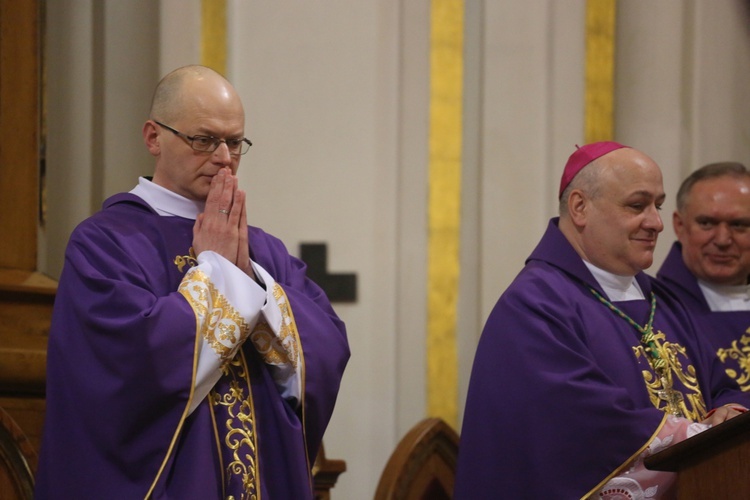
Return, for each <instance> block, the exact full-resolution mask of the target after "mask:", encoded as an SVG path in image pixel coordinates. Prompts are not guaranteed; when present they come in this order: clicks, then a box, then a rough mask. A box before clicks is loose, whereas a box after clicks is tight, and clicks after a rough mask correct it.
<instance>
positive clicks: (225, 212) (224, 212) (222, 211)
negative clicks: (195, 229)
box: [219, 208, 229, 215]
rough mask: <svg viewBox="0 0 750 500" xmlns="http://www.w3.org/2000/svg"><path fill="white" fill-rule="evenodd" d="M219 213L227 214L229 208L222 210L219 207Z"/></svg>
mask: <svg viewBox="0 0 750 500" xmlns="http://www.w3.org/2000/svg"><path fill="white" fill-rule="evenodd" d="M219 213H220V214H224V215H229V210H224V209H223V208H220V209H219Z"/></svg>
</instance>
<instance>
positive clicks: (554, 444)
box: [454, 142, 750, 500]
mask: <svg viewBox="0 0 750 500" xmlns="http://www.w3.org/2000/svg"><path fill="white" fill-rule="evenodd" d="M664 198H665V195H664V189H663V187H662V175H661V171H660V169H659V167H658V165H657V164H656V163H655V162H654V160H652V159H651V158H650V157H648V156H647V155H645V154H644V153H642V152H640V151H637V150H635V149H632V148H629V147H626V146H623V145H621V144H618V143H614V142H600V143H594V144H588V145H586V146H583V147H581V148H579V149H577V150H576V151H575V152H573V154H572V155H571V156H570V158H569V160H568V162H567V164H566V166H565V169H564V172H563V176H562V180H561V183H560V191H559V212H560V217H559V218H554V219H552V220H551V221H550V223H549V225H548V227H547V231H546V233H545V234H544V236H543V237H542V240H541V241H540V243H539V244H538V245H537V247H536V249H535V250H534V251H533V252H532V253H531V255H530V256H529V258H528V259H527V261H526V265H525V267H524V268H523V269H522V270H521V272H520V273H519V274H518V276H517V277H516V279H515V280H514V281H513V283H512V284H511V285H510V287H509V288H508V289H507V290H506V291H505V293H503V295H502V296H501V297H500V299H499V300H498V302H497V304H496V305H495V308H494V309H493V311H492V312H491V314H490V316H489V318H488V319H487V322H486V325H485V327H484V331H483V332H482V336H481V339H480V341H479V345H478V347H477V351H476V357H475V360H474V366H473V369H472V374H471V381H470V384H469V392H468V396H467V402H466V410H465V413H464V420H463V428H462V432H461V446H460V447H459V459H458V469H457V477H456V487H455V492H454V493H455V498H456V499H457V500H461V499H472V500H473V499H479V498H498V496H500V497H503V498H581V497H586V498H588V497H592V496H596V497H597V498H624V497H628V498H670V496H669V495H671V494H674V493H675V491H674V485H673V482H674V474H673V473H670V472H655V471H649V470H647V469H645V468H644V466H643V458H644V457H645V456H647V455H648V454H651V453H653V452H655V451H658V450H659V449H661V448H664V447H666V446H667V445H668V444H669V443H675V442H678V441H680V440H683V439H685V438H686V437H689V436H691V435H693V434H695V433H697V432H700V431H702V430H704V429H706V428H707V426H708V425H714V424H717V423H720V422H722V421H724V420H726V419H729V418H733V417H734V416H736V415H739V414H740V413H741V412H744V411H745V409H746V406H747V405H750V394H746V393H743V392H742V391H741V390H740V389H739V387H738V386H737V384H736V383H735V382H734V381H733V380H732V379H731V378H729V377H727V376H726V375H725V374H724V373H723V372H722V369H721V364H720V363H719V361H718V359H717V358H716V356H714V355H713V351H712V349H711V347H710V345H709V344H708V343H707V342H706V341H705V339H703V338H702V337H700V336H698V335H697V334H696V332H695V329H694V326H693V323H692V321H691V320H690V318H689V316H688V314H687V311H686V310H685V308H684V307H683V305H682V304H681V303H680V302H679V301H678V300H677V299H676V298H675V297H674V296H673V295H672V294H670V293H669V292H668V291H667V290H666V289H665V288H664V287H663V286H661V285H660V284H659V283H657V282H656V280H654V279H653V278H651V277H649V276H647V275H646V274H645V273H644V272H643V270H644V269H646V268H648V267H649V266H651V264H652V262H653V256H654V248H655V246H656V241H657V236H658V234H659V233H660V232H661V231H662V230H663V229H664V225H663V223H662V220H661V216H660V214H659V210H660V208H661V205H662V203H663V202H664ZM711 410H715V411H711Z"/></svg>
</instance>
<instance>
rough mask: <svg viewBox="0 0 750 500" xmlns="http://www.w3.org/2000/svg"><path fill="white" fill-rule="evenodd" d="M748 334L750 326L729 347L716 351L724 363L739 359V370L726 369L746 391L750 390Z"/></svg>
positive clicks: (749, 338)
mask: <svg viewBox="0 0 750 500" xmlns="http://www.w3.org/2000/svg"><path fill="white" fill-rule="evenodd" d="M748 334H750V328H748V329H747V330H746V331H745V333H744V334H743V335H742V337H740V339H739V340H735V341H733V342H732V344H731V345H730V346H729V347H728V348H726V349H719V350H718V351H716V355H717V356H719V359H720V360H721V362H722V363H725V364H726V363H727V361H728V360H730V359H733V360H735V361H737V364H738V365H739V366H738V367H739V371H738V370H735V369H733V368H729V367H727V368H726V369H725V371H726V373H727V375H729V376H730V377H731V378H733V379H734V380H735V381H736V382H737V385H739V386H740V389H742V390H743V391H744V392H748V391H750V335H748ZM738 342H739V343H740V344H742V347H740V346H739V345H738Z"/></svg>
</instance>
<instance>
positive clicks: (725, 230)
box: [714, 222, 732, 246]
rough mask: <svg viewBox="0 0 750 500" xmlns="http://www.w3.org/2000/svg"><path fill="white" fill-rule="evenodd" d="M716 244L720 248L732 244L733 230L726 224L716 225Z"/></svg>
mask: <svg viewBox="0 0 750 500" xmlns="http://www.w3.org/2000/svg"><path fill="white" fill-rule="evenodd" d="M714 243H716V244H717V245H718V246H727V245H730V244H731V243H732V230H731V229H730V227H729V224H727V223H726V222H720V223H719V224H717V225H716V232H715V234H714Z"/></svg>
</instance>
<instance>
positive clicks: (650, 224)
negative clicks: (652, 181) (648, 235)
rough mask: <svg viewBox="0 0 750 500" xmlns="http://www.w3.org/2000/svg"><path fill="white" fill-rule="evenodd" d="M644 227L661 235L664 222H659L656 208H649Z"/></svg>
mask: <svg viewBox="0 0 750 500" xmlns="http://www.w3.org/2000/svg"><path fill="white" fill-rule="evenodd" d="M644 226H645V227H646V228H647V229H650V230H652V231H656V232H657V233H661V232H662V231H663V230H664V222H663V221H662V220H661V214H660V213H659V209H658V208H656V206H651V207H649V210H648V214H646V220H645V221H644Z"/></svg>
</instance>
